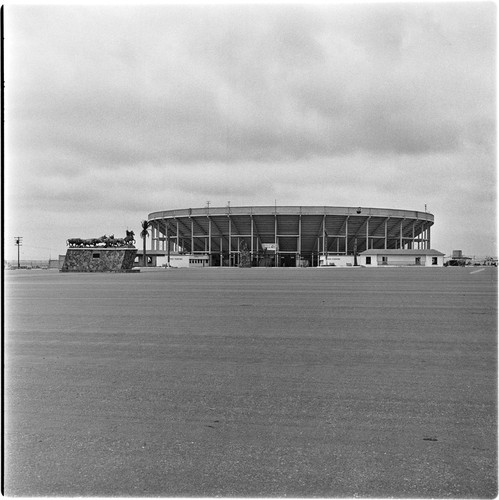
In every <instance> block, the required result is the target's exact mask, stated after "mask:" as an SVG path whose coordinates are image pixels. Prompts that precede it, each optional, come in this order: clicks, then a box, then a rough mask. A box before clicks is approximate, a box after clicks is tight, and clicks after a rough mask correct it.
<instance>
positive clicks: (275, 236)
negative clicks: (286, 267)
mask: <svg viewBox="0 0 499 500" xmlns="http://www.w3.org/2000/svg"><path fill="white" fill-rule="evenodd" d="M274 245H275V250H274V267H277V257H278V256H277V213H274Z"/></svg>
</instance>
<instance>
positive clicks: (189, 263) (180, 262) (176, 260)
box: [170, 254, 209, 267]
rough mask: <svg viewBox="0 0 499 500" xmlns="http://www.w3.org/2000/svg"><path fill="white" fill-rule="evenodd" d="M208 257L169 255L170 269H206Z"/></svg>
mask: <svg viewBox="0 0 499 500" xmlns="http://www.w3.org/2000/svg"><path fill="white" fill-rule="evenodd" d="M208 260H209V259H208V255H196V254H194V255H179V254H172V255H170V267H206V266H208V264H209V262H208Z"/></svg>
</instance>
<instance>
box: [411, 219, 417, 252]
mask: <svg viewBox="0 0 499 500" xmlns="http://www.w3.org/2000/svg"><path fill="white" fill-rule="evenodd" d="M415 225H416V222H415V221H413V222H412V240H411V248H414V226H415Z"/></svg>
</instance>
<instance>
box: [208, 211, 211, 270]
mask: <svg viewBox="0 0 499 500" xmlns="http://www.w3.org/2000/svg"><path fill="white" fill-rule="evenodd" d="M208 265H209V266H211V265H212V262H211V219H210V218H209V217H208Z"/></svg>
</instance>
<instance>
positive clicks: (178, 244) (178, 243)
mask: <svg viewBox="0 0 499 500" xmlns="http://www.w3.org/2000/svg"><path fill="white" fill-rule="evenodd" d="M176 239H177V253H178V252H179V248H180V235H179V234H178V220H177V238H176Z"/></svg>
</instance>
